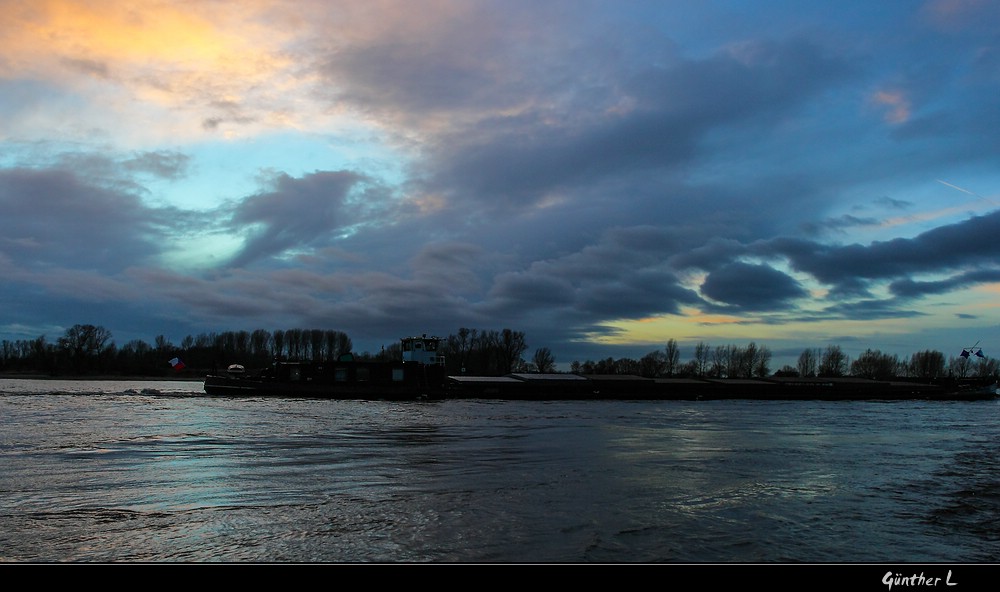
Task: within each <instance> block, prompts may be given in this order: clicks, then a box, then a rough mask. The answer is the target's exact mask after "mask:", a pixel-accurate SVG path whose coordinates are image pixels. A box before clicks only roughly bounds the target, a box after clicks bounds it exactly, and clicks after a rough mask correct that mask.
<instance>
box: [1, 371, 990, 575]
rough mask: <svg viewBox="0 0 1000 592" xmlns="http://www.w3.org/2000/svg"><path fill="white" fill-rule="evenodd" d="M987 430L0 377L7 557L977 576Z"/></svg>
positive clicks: (885, 410) (880, 417)
mask: <svg viewBox="0 0 1000 592" xmlns="http://www.w3.org/2000/svg"><path fill="white" fill-rule="evenodd" d="M998 414H1000V404H998V403H997V402H995V401H983V402H927V401H913V402H874V401H872V402H865V401H855V402H850V401H841V402H811V401H802V402H770V401H759V402H754V401H713V402H699V401H654V402H650V401H634V402H633V401H621V402H593V401H591V402H523V401H511V402H507V401H442V402H417V403H399V402H382V401H324V400H313V399H302V400H295V399H264V398H244V399H234V398H221V397H206V396H204V394H203V393H202V390H201V384H200V383H185V382H59V381H31V380H9V379H8V380H2V379H0V426H2V431H0V560H2V561H8V562H11V561H14V562H25V561H31V562H36V561H87V562H107V561H158V562H160V561H167V562H170V561H296V562H312V561H323V562H683V563H692V562H694V563H701V562H937V561H941V562H993V561H996V560H997V558H998V557H1000V460H998V454H1000V428H998V421H1000V415H998Z"/></svg>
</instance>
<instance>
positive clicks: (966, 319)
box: [0, 0, 1000, 368]
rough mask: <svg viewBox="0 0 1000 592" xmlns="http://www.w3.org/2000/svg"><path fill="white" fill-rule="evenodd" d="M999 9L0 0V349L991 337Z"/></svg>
mask: <svg viewBox="0 0 1000 592" xmlns="http://www.w3.org/2000/svg"><path fill="white" fill-rule="evenodd" d="M998 22H1000V3H997V2H995V1H992V0H926V1H923V2H920V1H911V0H898V1H894V0H889V1H885V2H871V1H869V0H862V1H853V0H847V1H843V2H801V1H798V0H759V1H758V0H755V1H754V2H745V1H743V0H738V1H710V2H701V1H697V2H696V1H694V0H690V1H688V0H685V1H679V0H678V1H673V0H662V1H638V0H637V1H627V0H613V1H607V2H604V1H596V0H593V1H592V0H567V1H560V0H544V1H537V0H530V1H519V0H497V1H487V0H483V1H476V0H456V1H445V0H433V1H431V0H427V1H413V0H399V1H396V0H365V1H364V2H334V1H332V0H314V1H310V0H296V1H294V2H293V1H278V0H231V1H221V0H220V1H213V0H191V1H186V0H173V1H156V0H146V1H139V2H134V1H130V2H125V1H122V2H117V1H113V0H92V1H86V0H23V1H21V0H0V277H2V278H3V280H2V283H0V338H3V339H10V340H16V339H33V338H35V337H38V336H39V335H46V336H47V337H48V339H50V340H55V339H56V338H58V337H59V336H61V335H62V333H63V332H64V331H65V329H66V328H67V327H69V326H72V325H74V324H77V323H90V324H95V325H103V326H104V327H106V328H107V329H109V330H110V331H111V332H112V334H113V335H114V338H115V341H116V342H117V343H118V344H119V345H123V344H124V343H125V342H127V341H128V340H130V339H144V340H146V341H148V342H152V341H153V339H154V337H155V336H157V335H161V334H162V335H165V336H166V337H167V338H168V339H170V340H171V341H173V342H174V343H179V342H180V340H181V339H183V337H184V336H185V335H189V334H190V335H197V334H198V333H202V332H209V331H223V330H238V329H247V330H252V329H257V328H263V329H269V330H274V329H287V328H292V327H304V328H320V329H337V330H341V331H345V332H347V333H348V334H349V335H350V336H351V337H352V339H353V341H354V343H355V346H356V349H358V350H359V351H362V350H370V351H377V349H378V348H379V347H380V346H381V345H382V344H389V343H392V342H394V341H395V340H396V339H398V338H399V337H401V336H403V335H407V334H412V333H429V334H438V335H447V334H449V333H454V332H455V331H457V329H458V328H459V327H463V326H464V327H470V328H480V329H502V328H504V327H509V328H512V329H515V330H520V331H524V332H525V334H526V337H527V342H528V345H529V353H531V352H533V350H534V349H535V348H537V347H543V346H544V347H549V348H550V349H551V350H552V351H553V353H554V355H555V357H556V360H557V362H559V363H561V364H568V363H569V362H571V361H573V360H580V361H583V360H585V359H601V358H606V357H609V356H610V357H616V358H617V357H623V356H630V357H636V358H638V357H641V356H642V355H643V354H645V353H647V352H649V351H651V350H654V349H660V348H662V347H663V345H664V344H665V343H666V341H667V340H668V339H671V338H672V339H676V340H677V341H678V342H679V343H680V344H681V355H682V359H684V360H686V359H690V358H691V356H692V355H693V346H694V344H696V343H697V342H699V341H704V342H706V343H708V344H709V345H713V346H714V345H725V344H737V345H744V344H746V343H749V342H750V341H754V342H756V343H758V344H763V345H767V346H768V347H769V348H770V349H771V350H772V352H773V353H774V359H773V361H772V368H776V367H780V365H782V364H784V363H791V364H794V361H795V358H796V357H797V356H798V353H799V352H801V351H802V349H804V348H806V347H825V346H826V345H828V344H837V345H840V346H841V347H842V348H844V350H845V352H847V353H848V354H849V355H851V356H852V357H854V356H856V355H857V354H858V353H860V352H861V351H863V350H864V349H866V348H872V349H880V350H882V351H883V352H891V353H897V354H899V355H901V356H905V357H907V358H908V357H909V355H910V354H911V353H913V352H917V351H921V350H924V349H936V350H940V351H942V352H944V353H945V354H946V355H956V354H958V353H960V351H961V348H962V347H963V346H970V345H972V344H973V343H975V342H976V341H981V345H982V346H983V347H984V350H985V353H986V354H991V353H993V350H996V351H997V354H998V355H1000V324H998V318H1000V317H998V310H997V303H998V302H1000V240H998V238H1000V166H998V165H1000V27H997V26H996V24H997V23H998ZM991 346H992V349H991Z"/></svg>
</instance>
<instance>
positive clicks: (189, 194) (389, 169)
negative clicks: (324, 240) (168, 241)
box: [148, 133, 403, 211]
mask: <svg viewBox="0 0 1000 592" xmlns="http://www.w3.org/2000/svg"><path fill="white" fill-rule="evenodd" d="M182 151H183V152H184V153H185V154H187V155H188V156H189V157H190V158H191V163H190V166H189V169H188V171H187V174H186V176H185V177H184V178H182V179H163V180H158V181H150V182H149V184H148V187H149V189H150V191H151V193H152V195H151V198H152V199H157V200H160V199H162V200H164V201H166V202H167V203H169V204H170V205H174V206H176V207H179V208H183V209H188V210H195V211H208V210H212V209H215V208H218V207H220V206H221V205H223V204H225V203H227V202H238V201H242V200H243V199H245V198H247V197H249V196H252V195H255V194H258V193H261V192H266V191H267V190H268V187H267V181H268V180H269V179H271V178H273V177H274V176H275V175H278V174H286V175H289V176H291V177H296V178H298V177H302V176H304V175H307V174H311V173H315V172H317V171H340V170H350V171H355V172H358V173H360V174H364V175H370V176H375V177H376V178H378V179H379V180H380V181H381V182H383V183H388V184H395V183H399V182H400V181H401V179H402V174H403V173H402V164H403V163H402V161H401V160H400V158H399V157H398V155H396V154H394V153H393V152H391V151H389V150H387V149H384V148H383V147H381V146H380V145H378V144H376V143H369V142H363V141H358V140H353V139H341V138H337V137H336V136H332V135H320V134H300V133H279V134H268V135H261V136H256V137H253V138H247V139H239V140H228V141H219V142H210V143H202V144H196V145H191V146H187V147H184V148H183V149H182Z"/></svg>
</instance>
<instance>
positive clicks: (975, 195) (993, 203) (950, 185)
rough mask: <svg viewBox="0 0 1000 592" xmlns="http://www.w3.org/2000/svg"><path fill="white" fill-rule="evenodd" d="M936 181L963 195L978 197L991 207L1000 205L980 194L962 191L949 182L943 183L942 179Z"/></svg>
mask: <svg viewBox="0 0 1000 592" xmlns="http://www.w3.org/2000/svg"><path fill="white" fill-rule="evenodd" d="M935 181H937V182H938V183H940V184H942V185H947V186H948V187H951V188H952V189H957V190H959V191H961V192H962V193H968V194H969V195H971V196H973V197H978V198H979V199H981V200H983V201H985V202H986V203H988V204H990V205H994V206H995V205H1000V204H997V202H995V201H993V200H992V199H987V198H985V197H983V196H982V195H979V194H978V193H976V192H974V191H969V190H968V189H962V188H961V187H959V186H958V185H952V184H951V183H949V182H947V181H942V180H941V179H935Z"/></svg>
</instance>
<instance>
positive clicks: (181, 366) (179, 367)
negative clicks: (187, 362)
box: [170, 358, 184, 372]
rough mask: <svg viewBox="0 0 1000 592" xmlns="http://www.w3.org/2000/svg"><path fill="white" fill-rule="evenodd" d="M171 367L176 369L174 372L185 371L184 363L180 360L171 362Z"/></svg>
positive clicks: (176, 359) (175, 359)
mask: <svg viewBox="0 0 1000 592" xmlns="http://www.w3.org/2000/svg"><path fill="white" fill-rule="evenodd" d="M170 365H171V366H173V367H174V370H177V371H178V372H179V371H181V370H183V369H184V362H182V361H181V359H180V358H174V359H172V360H170Z"/></svg>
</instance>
